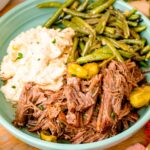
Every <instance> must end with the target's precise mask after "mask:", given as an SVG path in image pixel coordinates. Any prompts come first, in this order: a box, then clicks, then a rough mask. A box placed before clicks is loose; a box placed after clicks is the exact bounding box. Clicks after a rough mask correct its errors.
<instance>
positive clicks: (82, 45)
mask: <svg viewBox="0 0 150 150" xmlns="http://www.w3.org/2000/svg"><path fill="white" fill-rule="evenodd" d="M79 46H80V49H81V50H82V51H83V50H84V47H85V45H84V43H83V42H82V41H80V42H79Z"/></svg>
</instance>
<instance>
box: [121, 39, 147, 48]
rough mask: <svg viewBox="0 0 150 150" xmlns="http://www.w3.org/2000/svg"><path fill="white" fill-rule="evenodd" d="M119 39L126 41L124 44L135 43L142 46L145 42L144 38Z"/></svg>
mask: <svg viewBox="0 0 150 150" xmlns="http://www.w3.org/2000/svg"><path fill="white" fill-rule="evenodd" d="M121 41H122V42H124V43H126V44H137V45H142V46H143V45H144V44H145V41H144V40H136V39H124V40H121Z"/></svg>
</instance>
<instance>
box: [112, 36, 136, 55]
mask: <svg viewBox="0 0 150 150" xmlns="http://www.w3.org/2000/svg"><path fill="white" fill-rule="evenodd" d="M109 40H110V41H111V42H112V43H113V45H114V46H115V47H116V48H121V49H123V50H125V51H127V52H133V49H131V47H130V46H129V45H127V44H125V43H123V42H120V41H116V40H114V39H110V38H109Z"/></svg>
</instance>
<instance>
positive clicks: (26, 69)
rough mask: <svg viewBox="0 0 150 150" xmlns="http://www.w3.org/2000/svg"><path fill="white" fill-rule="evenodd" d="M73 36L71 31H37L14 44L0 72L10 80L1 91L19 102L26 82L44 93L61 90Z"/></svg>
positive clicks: (32, 30)
mask: <svg viewBox="0 0 150 150" xmlns="http://www.w3.org/2000/svg"><path fill="white" fill-rule="evenodd" d="M73 36H74V31H73V30H72V29H71V28H66V29H64V30H62V31H60V30H54V29H46V28H42V27H37V28H33V29H30V30H28V31H26V32H23V33H21V34H20V35H18V36H17V37H16V38H15V39H14V40H12V41H11V42H10V44H9V46H8V49H7V55H6V56H5V57H4V58H3V61H2V64H1V71H0V77H1V78H2V79H4V80H7V83H6V84H5V85H4V86H2V87H1V91H2V92H3V93H4V94H5V96H6V98H7V99H8V100H10V101H12V102H17V101H18V100H19V96H20V94H21V91H22V88H23V87H24V85H25V83H26V82H35V83H36V84H38V85H39V86H40V87H41V88H43V89H50V90H53V91H57V90H59V89H60V88H61V87H62V85H63V76H64V74H65V73H66V66H65V63H66V60H67V56H68V52H69V51H70V49H71V48H72V44H73V43H72V38H73Z"/></svg>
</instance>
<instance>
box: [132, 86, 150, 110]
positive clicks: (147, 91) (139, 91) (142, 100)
mask: <svg viewBox="0 0 150 150" xmlns="http://www.w3.org/2000/svg"><path fill="white" fill-rule="evenodd" d="M149 101H150V86H148V85H144V86H142V87H138V88H136V89H135V90H134V91H133V92H132V93H131V94H130V103H131V105H132V106H133V107H135V108H140V107H143V106H146V105H148V104H149Z"/></svg>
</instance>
